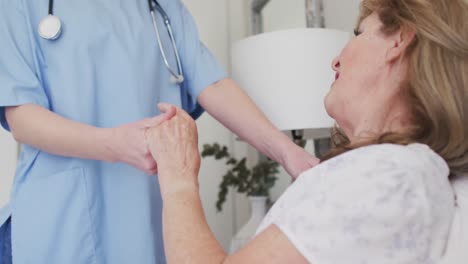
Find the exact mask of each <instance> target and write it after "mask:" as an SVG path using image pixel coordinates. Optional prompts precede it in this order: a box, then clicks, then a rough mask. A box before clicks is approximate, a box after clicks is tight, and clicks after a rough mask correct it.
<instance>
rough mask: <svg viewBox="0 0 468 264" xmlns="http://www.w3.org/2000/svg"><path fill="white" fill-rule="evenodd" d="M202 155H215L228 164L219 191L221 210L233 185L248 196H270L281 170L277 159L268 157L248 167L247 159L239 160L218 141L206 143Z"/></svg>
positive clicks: (219, 206)
mask: <svg viewBox="0 0 468 264" xmlns="http://www.w3.org/2000/svg"><path fill="white" fill-rule="evenodd" d="M201 156H202V157H203V158H205V157H214V158H215V159H216V160H224V161H225V163H226V165H227V166H228V171H227V172H226V174H225V175H224V176H223V180H222V182H221V184H220V186H219V187H220V190H219V193H218V200H217V202H216V208H217V210H218V212H219V211H221V210H222V209H223V204H224V202H225V201H226V196H227V194H228V191H229V188H230V187H233V188H234V189H235V190H236V191H237V192H239V193H245V194H246V195H247V196H265V197H267V198H269V194H270V193H269V192H270V189H271V188H272V187H273V186H274V185H275V182H276V180H277V179H278V178H277V177H276V174H277V173H278V172H279V171H278V167H279V164H278V163H277V162H275V161H272V160H269V159H266V160H263V161H260V162H258V163H257V164H256V165H255V166H254V167H252V168H248V167H247V160H246V158H243V159H241V160H238V159H236V158H234V157H232V155H231V154H230V153H229V151H228V148H227V147H226V146H220V145H219V144H218V143H214V144H205V145H204V146H203V151H202V154H201Z"/></svg>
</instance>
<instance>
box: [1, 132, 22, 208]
mask: <svg viewBox="0 0 468 264" xmlns="http://www.w3.org/2000/svg"><path fill="white" fill-rule="evenodd" d="M17 155H18V154H17V145H16V142H15V141H14V140H13V137H12V136H11V134H10V133H8V132H6V131H5V130H4V129H3V128H0V208H2V207H3V206H4V205H5V204H6V203H7V202H8V200H9V197H10V191H11V185H12V183H13V177H14V173H15V167H16V157H17Z"/></svg>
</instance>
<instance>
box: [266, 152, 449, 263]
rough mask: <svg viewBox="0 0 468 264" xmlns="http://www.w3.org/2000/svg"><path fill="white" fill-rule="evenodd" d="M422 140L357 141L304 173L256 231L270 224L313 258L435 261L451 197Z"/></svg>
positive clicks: (440, 166)
mask: <svg viewBox="0 0 468 264" xmlns="http://www.w3.org/2000/svg"><path fill="white" fill-rule="evenodd" d="M448 175H449V169H448V166H447V164H446V163H445V161H444V160H443V159H442V158H441V157H440V156H438V155H437V154H436V153H435V152H433V151H432V150H431V149H430V148H429V147H427V146H426V145H422V144H412V145H409V146H400V145H392V144H383V145H372V146H367V147H362V148H359V149H356V150H353V151H349V152H347V153H345V154H342V155H340V156H337V157H335V158H333V159H330V160H328V161H326V162H323V163H321V164H320V165H318V166H316V167H315V168H312V169H310V170H308V171H306V172H304V173H303V174H302V175H301V176H300V177H299V178H298V179H297V180H296V181H295V182H294V184H293V185H291V186H290V187H289V188H288V190H287V191H286V192H285V193H284V194H283V196H282V197H281V198H280V199H279V200H278V201H277V202H276V203H275V205H274V206H273V208H272V209H271V210H270V212H269V213H268V214H267V216H266V218H265V219H264V221H263V223H262V224H261V225H260V227H259V229H258V230H257V234H259V233H260V232H262V231H263V230H265V229H266V228H267V227H268V226H270V225H272V224H274V225H276V226H277V227H278V228H279V229H280V230H281V231H282V232H283V233H284V234H285V235H286V236H287V237H288V238H289V240H290V241H291V242H292V243H293V244H294V246H295V247H296V248H297V250H298V251H299V252H300V253H301V254H302V255H303V256H304V257H305V258H306V259H307V260H308V261H309V262H310V263H312V264H332V263H333V264H339V263H345V264H354V263H356V264H358V263H359V264H367V263H368V264H376V263H378V264H386V263H392V264H395V263H398V264H406V263H407V264H419V263H425V264H426V263H427V264H432V263H438V262H439V261H440V259H441V257H442V256H443V254H444V250H445V247H446V244H447V239H448V235H449V232H450V225H451V223H452V218H453V214H454V207H455V198H454V194H453V191H452V188H451V185H450V182H449V179H448Z"/></svg>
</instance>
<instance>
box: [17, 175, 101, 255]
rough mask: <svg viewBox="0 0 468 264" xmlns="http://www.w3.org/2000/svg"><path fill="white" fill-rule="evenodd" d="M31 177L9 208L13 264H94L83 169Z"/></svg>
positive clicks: (92, 239) (93, 245)
mask: <svg viewBox="0 0 468 264" xmlns="http://www.w3.org/2000/svg"><path fill="white" fill-rule="evenodd" d="M30 176H33V177H29V178H28V179H27V180H26V181H25V183H24V184H23V186H22V188H21V190H20V191H19V192H18V194H17V196H16V200H15V201H14V205H13V207H12V218H11V219H12V222H11V225H12V249H13V261H14V262H15V263H38V264H40V263H48V264H54V263H95V262H96V259H95V257H96V256H95V253H94V251H95V241H94V237H93V236H94V234H93V232H92V231H91V230H92V227H91V217H90V214H89V204H88V199H87V195H86V179H85V175H84V169H83V168H74V169H69V170H66V171H62V172H59V173H56V174H52V175H30ZM31 241H33V242H31Z"/></svg>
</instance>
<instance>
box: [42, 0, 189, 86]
mask: <svg viewBox="0 0 468 264" xmlns="http://www.w3.org/2000/svg"><path fill="white" fill-rule="evenodd" d="M153 3H154V5H153ZM148 4H149V10H150V13H151V18H152V20H153V28H154V32H155V33H156V37H157V40H158V45H159V50H160V51H161V55H162V57H163V60H164V64H165V65H166V68H167V69H168V71H169V72H170V74H171V81H172V82H174V83H176V84H182V83H183V82H184V79H185V78H184V72H183V70H182V63H181V62H180V56H179V51H178V50H177V46H176V43H175V39H174V33H173V31H172V26H171V21H170V20H169V16H168V15H167V13H166V12H165V11H164V9H163V8H162V7H161V5H160V4H159V3H158V1H157V0H148ZM155 8H156V9H157V11H158V12H159V13H160V14H161V15H162V18H163V20H164V24H165V25H166V29H167V32H168V34H169V38H170V39H171V44H172V49H173V51H174V55H175V57H176V61H177V71H175V70H173V69H172V68H171V66H170V65H169V61H168V59H167V56H166V52H164V48H163V45H162V41H161V36H160V34H159V27H158V24H157V23H156V15H155ZM38 31H39V35H40V36H41V37H42V38H43V39H46V40H56V39H58V38H59V37H60V35H61V33H62V22H61V21H60V18H58V17H57V16H55V15H54V0H49V15H48V16H46V17H45V18H43V19H42V20H41V22H40V23H39V28H38Z"/></svg>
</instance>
